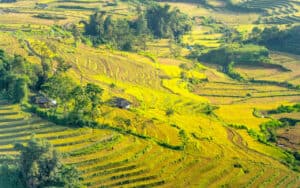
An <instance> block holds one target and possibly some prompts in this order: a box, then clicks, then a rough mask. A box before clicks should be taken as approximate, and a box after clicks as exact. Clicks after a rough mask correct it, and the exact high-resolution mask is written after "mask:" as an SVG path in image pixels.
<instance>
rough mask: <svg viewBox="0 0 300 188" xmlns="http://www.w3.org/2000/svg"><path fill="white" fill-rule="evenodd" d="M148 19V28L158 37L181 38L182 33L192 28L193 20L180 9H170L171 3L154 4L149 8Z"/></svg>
mask: <svg viewBox="0 0 300 188" xmlns="http://www.w3.org/2000/svg"><path fill="white" fill-rule="evenodd" d="M146 20H147V23H148V28H149V30H150V31H151V32H152V34H153V35H154V36H155V37H157V38H172V37H173V38H174V39H175V40H179V39H180V37H181V35H183V34H184V33H186V32H187V31H190V30H191V25H192V24H191V20H190V19H189V17H188V16H187V15H186V14H183V13H181V12H180V11H179V9H174V10H171V9H170V5H165V6H160V5H154V6H152V7H150V8H148V9H147V11H146Z"/></svg>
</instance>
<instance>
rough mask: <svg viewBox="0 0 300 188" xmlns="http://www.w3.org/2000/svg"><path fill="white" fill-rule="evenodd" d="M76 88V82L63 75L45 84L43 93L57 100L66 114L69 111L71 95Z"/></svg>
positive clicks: (54, 76) (57, 75)
mask: <svg viewBox="0 0 300 188" xmlns="http://www.w3.org/2000/svg"><path fill="white" fill-rule="evenodd" d="M75 87H76V84H75V82H74V81H73V80H72V79H71V78H70V77H68V76H66V75H64V74H63V73H58V74H55V75H53V76H52V77H51V78H49V79H48V81H47V82H46V83H45V84H43V86H42V89H43V91H44V92H45V93H46V94H47V95H48V96H49V97H52V98H54V99H56V100H59V103H61V104H62V106H63V107H64V113H66V110H67V103H68V101H70V97H71V93H72V91H73V89H74V88H75Z"/></svg>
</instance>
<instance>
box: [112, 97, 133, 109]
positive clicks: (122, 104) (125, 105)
mask: <svg viewBox="0 0 300 188" xmlns="http://www.w3.org/2000/svg"><path fill="white" fill-rule="evenodd" d="M110 104H111V105H112V106H114V107H118V108H121V109H129V108H130V105H131V102H129V101H128V100H126V99H124V98H120V97H114V98H113V99H112V100H111V101H110Z"/></svg>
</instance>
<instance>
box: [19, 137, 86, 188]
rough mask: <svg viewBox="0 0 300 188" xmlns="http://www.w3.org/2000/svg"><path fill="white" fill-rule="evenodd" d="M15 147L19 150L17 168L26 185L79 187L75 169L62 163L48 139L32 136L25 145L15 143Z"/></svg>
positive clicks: (30, 187) (32, 186)
mask: <svg viewBox="0 0 300 188" xmlns="http://www.w3.org/2000/svg"><path fill="white" fill-rule="evenodd" d="M15 149H17V150H18V151H20V152H21V156H20V161H19V170H20V174H21V179H22V181H23V182H24V183H25V185H26V187H28V188H41V187H46V186H62V187H70V188H71V187H75V188H77V187H81V185H80V177H79V176H78V172H77V171H76V169H75V168H70V167H67V166H65V165H63V164H62V163H61V162H60V156H59V153H58V152H57V151H56V150H55V149H54V148H53V146H52V145H51V144H50V143H49V142H48V141H46V140H41V139H36V138H34V137H33V138H32V139H31V140H30V141H29V142H28V143H27V145H24V144H16V145H15ZM62 175H63V177H62ZM67 177H68V179H66V178H67Z"/></svg>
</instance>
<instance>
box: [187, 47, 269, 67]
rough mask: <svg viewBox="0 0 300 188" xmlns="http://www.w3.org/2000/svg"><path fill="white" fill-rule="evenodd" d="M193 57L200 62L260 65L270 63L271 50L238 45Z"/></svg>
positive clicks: (196, 53)
mask: <svg viewBox="0 0 300 188" xmlns="http://www.w3.org/2000/svg"><path fill="white" fill-rule="evenodd" d="M193 57H195V58H197V59H198V60H200V61H206V62H212V63H216V64H220V65H228V64H229V63H231V62H235V63H244V64H249V65H251V64H259V63H267V62H269V50H268V49H267V48H265V47H263V46H258V45H252V44H246V45H243V44H237V43H233V44H230V45H226V46H222V47H220V48H218V49H213V50H210V51H208V52H207V53H199V52H197V51H196V52H194V54H193Z"/></svg>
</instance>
